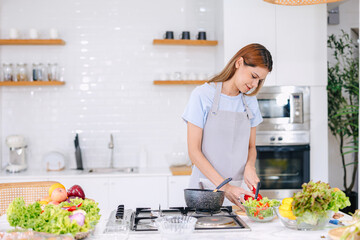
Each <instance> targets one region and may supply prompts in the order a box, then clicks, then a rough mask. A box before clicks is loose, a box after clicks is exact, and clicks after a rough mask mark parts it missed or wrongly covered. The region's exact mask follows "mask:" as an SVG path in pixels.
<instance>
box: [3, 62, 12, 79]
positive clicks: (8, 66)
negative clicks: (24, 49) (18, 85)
mask: <svg viewBox="0 0 360 240" xmlns="http://www.w3.org/2000/svg"><path fill="white" fill-rule="evenodd" d="M2 66H3V68H2V73H3V74H2V75H3V81H4V82H12V81H14V68H13V65H12V63H3V65H2Z"/></svg>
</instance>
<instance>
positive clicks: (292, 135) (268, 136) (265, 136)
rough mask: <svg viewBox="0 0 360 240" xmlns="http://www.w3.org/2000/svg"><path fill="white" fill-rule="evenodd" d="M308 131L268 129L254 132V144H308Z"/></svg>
mask: <svg viewBox="0 0 360 240" xmlns="http://www.w3.org/2000/svg"><path fill="white" fill-rule="evenodd" d="M309 142H310V133H309V132H307V131H299V132H291V131H287V132H285V131H268V132H261V131H258V132H257V133H256V145H258V146H268V145H301V144H309Z"/></svg>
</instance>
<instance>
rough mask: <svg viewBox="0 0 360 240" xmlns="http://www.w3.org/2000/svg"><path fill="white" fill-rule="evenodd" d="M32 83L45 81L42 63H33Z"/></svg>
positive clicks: (44, 70)
mask: <svg viewBox="0 0 360 240" xmlns="http://www.w3.org/2000/svg"><path fill="white" fill-rule="evenodd" d="M32 79H33V81H47V76H46V69H45V66H44V64H42V63H33V65H32Z"/></svg>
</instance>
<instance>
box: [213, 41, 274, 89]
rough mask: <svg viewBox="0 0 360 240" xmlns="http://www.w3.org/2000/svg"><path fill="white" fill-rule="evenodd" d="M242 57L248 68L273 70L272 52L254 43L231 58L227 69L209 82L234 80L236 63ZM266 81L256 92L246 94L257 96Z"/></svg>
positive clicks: (259, 85)
mask: <svg viewBox="0 0 360 240" xmlns="http://www.w3.org/2000/svg"><path fill="white" fill-rule="evenodd" d="M241 57H242V58H243V59H244V64H245V65H246V66H251V67H262V68H266V69H267V70H268V71H269V72H271V70H272V65H273V61H272V57H271V54H270V52H269V51H268V50H267V49H266V48H265V47H264V46H263V45H261V44H258V43H253V44H249V45H246V46H245V47H243V48H241V49H240V50H239V51H238V52H237V53H236V54H235V55H234V56H233V57H232V58H231V60H230V61H229V62H228V64H227V65H226V66H225V68H224V69H223V70H222V71H221V72H220V73H219V74H217V75H216V76H214V77H213V78H211V79H210V80H209V82H225V81H228V80H229V79H230V78H232V76H233V75H234V74H235V71H236V66H235V63H236V61H237V60H238V59H239V58H241ZM264 81H265V79H263V80H260V81H259V84H258V86H257V87H256V88H255V90H254V91H252V92H251V93H249V94H246V93H244V94H245V95H248V96H254V95H256V94H257V93H258V92H259V91H260V89H261V87H262V86H263V85H264Z"/></svg>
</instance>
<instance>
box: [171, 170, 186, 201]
mask: <svg viewBox="0 0 360 240" xmlns="http://www.w3.org/2000/svg"><path fill="white" fill-rule="evenodd" d="M189 181H190V176H170V177H169V207H186V203H185V197H184V189H185V188H188V186H189Z"/></svg>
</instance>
